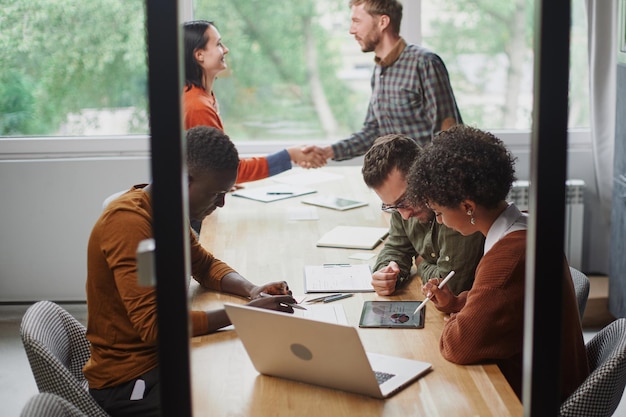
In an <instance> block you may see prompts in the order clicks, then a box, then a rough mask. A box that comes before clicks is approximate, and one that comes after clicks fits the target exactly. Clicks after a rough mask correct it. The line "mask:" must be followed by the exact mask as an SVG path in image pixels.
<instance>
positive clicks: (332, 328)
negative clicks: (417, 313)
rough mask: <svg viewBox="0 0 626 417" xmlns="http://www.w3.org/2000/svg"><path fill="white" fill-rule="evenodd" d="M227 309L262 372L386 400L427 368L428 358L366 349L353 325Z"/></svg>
mask: <svg viewBox="0 0 626 417" xmlns="http://www.w3.org/2000/svg"><path fill="white" fill-rule="evenodd" d="M225 308H226V313H227V314H228V317H229V318H230V320H231V321H232V323H233V324H234V326H235V330H236V331H237V334H238V335H239V337H240V339H241V341H242V342H243V345H244V347H245V349H246V351H247V352H248V356H250V359H251V360H252V363H253V364H254V367H255V368H256V370H257V371H258V372H260V373H261V374H264V375H272V376H277V377H281V378H286V379H291V380H294V381H299V382H306V383H309V384H314V385H320V386H324V387H329V388H335V389H339V390H343V391H348V392H353V393H357V394H362V395H367V396H370V397H374V398H386V397H388V396H390V395H392V394H394V393H396V392H397V391H399V390H401V389H402V388H404V387H406V386H407V385H409V384H410V383H411V382H413V381H415V380H416V379H417V378H419V377H420V376H421V375H423V374H425V373H426V372H428V371H429V370H430V369H431V364H430V363H426V362H420V361H416V360H412V359H403V358H398V357H393V356H386V355H380V354H375V353H366V352H365V350H364V349H363V345H362V343H361V339H360V338H359V335H358V333H357V329H356V328H355V327H351V326H345V325H341V324H334V323H328V322H322V321H316V320H310V319H306V318H302V317H297V316H294V315H291V314H286V313H278V312H275V311H271V310H264V309H259V308H254V307H247V306H242V305H235V304H225ZM268 329H271V331H269V332H268ZM412 331H414V330H412Z"/></svg>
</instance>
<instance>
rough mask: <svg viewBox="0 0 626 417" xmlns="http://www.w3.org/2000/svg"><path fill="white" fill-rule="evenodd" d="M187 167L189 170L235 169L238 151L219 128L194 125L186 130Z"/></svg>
mask: <svg viewBox="0 0 626 417" xmlns="http://www.w3.org/2000/svg"><path fill="white" fill-rule="evenodd" d="M186 137H187V169H188V170H189V171H199V172H210V171H231V170H235V171H237V168H238V167H239V153H238V152H237V148H235V144H234V143H233V142H232V141H231V140H230V138H229V137H228V136H227V135H226V134H225V133H224V132H222V131H221V130H219V129H216V128H214V127H209V126H195V127H192V128H191V129H189V130H187V136H186Z"/></svg>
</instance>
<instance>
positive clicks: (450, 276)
mask: <svg viewBox="0 0 626 417" xmlns="http://www.w3.org/2000/svg"><path fill="white" fill-rule="evenodd" d="M453 276H454V271H450V273H449V274H448V275H447V276H446V277H445V278H444V279H443V281H441V283H440V284H439V285H438V286H437V288H439V289H442V288H443V286H444V285H446V283H447V282H448V281H450V278H452V277H453ZM429 301H430V297H426V299H425V300H424V301H422V302H421V303H420V305H418V306H417V308H416V309H415V311H414V312H413V315H416V314H417V312H418V311H420V310H421V309H422V308H424V306H425V305H426V303H427V302H429Z"/></svg>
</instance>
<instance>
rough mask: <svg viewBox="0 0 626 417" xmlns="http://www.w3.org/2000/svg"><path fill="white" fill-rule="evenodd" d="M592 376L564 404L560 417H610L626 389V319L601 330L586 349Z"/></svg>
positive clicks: (616, 321) (621, 319)
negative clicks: (625, 387) (625, 388)
mask: <svg viewBox="0 0 626 417" xmlns="http://www.w3.org/2000/svg"><path fill="white" fill-rule="evenodd" d="M586 350H587V359H588V360H589V368H590V370H591V373H590V374H589V376H588V377H587V379H585V381H584V382H583V383H582V384H581V385H580V387H578V388H577V389H576V391H574V392H573V393H572V395H570V396H569V398H567V399H566V400H565V402H563V404H561V408H560V412H559V414H560V416H561V417H578V416H580V417H583V416H584V417H609V416H612V415H613V413H614V412H615V410H616V409H617V406H618V405H619V403H620V401H621V399H622V395H623V393H624V386H626V319H625V318H620V319H617V320H615V321H613V322H612V323H611V324H609V325H607V326H606V327H605V328H603V329H602V330H600V331H599V332H598V333H597V334H596V335H595V336H594V337H593V338H592V339H591V340H590V341H589V342H587V345H586Z"/></svg>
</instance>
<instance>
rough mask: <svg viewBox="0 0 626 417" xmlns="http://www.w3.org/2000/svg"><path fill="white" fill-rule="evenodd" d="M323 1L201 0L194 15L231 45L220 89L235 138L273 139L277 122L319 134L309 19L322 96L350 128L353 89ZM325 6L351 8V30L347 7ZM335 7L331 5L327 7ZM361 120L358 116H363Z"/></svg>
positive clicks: (345, 128)
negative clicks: (344, 77)
mask: <svg viewBox="0 0 626 417" xmlns="http://www.w3.org/2000/svg"><path fill="white" fill-rule="evenodd" d="M318 3H319V2H318V1H315V0H298V1H291V2H267V1H264V0H230V1H228V2H224V1H221V0H199V1H197V2H196V9H195V17H196V18H197V19H206V20H212V21H214V23H215V25H216V26H217V28H218V30H219V32H220V34H221V36H222V40H223V42H224V43H225V44H226V46H227V47H228V48H229V49H230V52H229V54H228V55H227V58H226V59H227V62H228V65H229V68H230V70H229V72H230V74H226V75H223V76H220V77H219V78H218V80H217V81H216V83H215V85H214V89H215V92H216V95H217V96H218V100H219V102H220V112H221V116H222V118H223V119H224V124H225V127H226V130H227V131H228V132H229V134H230V135H231V136H232V137H234V138H240V137H241V136H243V135H245V136H249V135H253V136H254V137H258V138H264V137H267V138H272V137H274V136H272V135H275V134H276V131H275V130H273V129H271V127H272V126H278V125H280V126H292V127H293V126H298V128H292V129H290V131H291V132H294V131H297V132H300V135H310V137H316V138H319V137H320V136H321V135H322V133H321V130H320V126H319V121H318V118H317V115H316V113H315V110H314V107H313V103H312V98H311V92H310V91H309V85H308V80H307V72H306V58H305V53H306V51H305V49H304V48H305V25H306V24H307V23H309V24H310V27H311V30H312V33H313V36H314V39H315V43H316V49H317V57H318V59H317V63H316V65H317V67H318V70H319V72H320V77H321V80H322V84H323V87H324V93H325V95H326V98H327V100H328V102H329V105H330V107H331V109H332V111H333V113H334V115H335V118H336V119H337V120H338V121H339V122H343V125H342V126H341V128H342V130H343V131H344V132H348V130H349V128H350V126H349V124H350V123H351V122H350V118H353V117H355V115H353V114H351V111H350V108H351V106H350V99H351V97H350V94H351V92H350V90H349V88H348V87H347V86H346V85H345V83H344V82H343V81H341V80H339V79H338V78H337V72H338V68H339V66H340V64H341V62H340V58H341V55H340V52H339V50H338V45H337V44H336V43H332V42H331V41H330V35H329V33H328V31H327V30H326V29H324V28H322V26H321V25H320V20H321V17H320V11H319V10H318V8H319V4H318ZM326 3H327V4H326ZM325 5H326V6H328V7H330V8H331V9H332V8H336V10H337V12H340V11H341V12H343V13H345V27H346V30H347V28H348V24H349V15H348V12H349V10H348V8H347V6H346V4H345V3H344V2H335V1H333V2H330V1H329V2H325ZM329 11H332V10H328V9H325V10H324V12H329ZM355 47H356V45H355ZM363 117H364V115H363V114H359V115H358V118H359V119H361V121H362V119H363ZM263 125H265V126H267V132H266V134H263V133H261V131H262V130H263V129H259V127H260V126H263ZM251 127H254V128H251ZM285 130H288V129H285ZM253 131H254V132H253ZM291 138H293V136H291Z"/></svg>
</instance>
